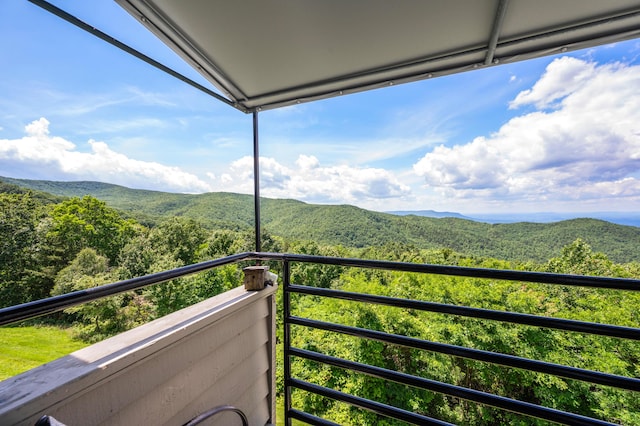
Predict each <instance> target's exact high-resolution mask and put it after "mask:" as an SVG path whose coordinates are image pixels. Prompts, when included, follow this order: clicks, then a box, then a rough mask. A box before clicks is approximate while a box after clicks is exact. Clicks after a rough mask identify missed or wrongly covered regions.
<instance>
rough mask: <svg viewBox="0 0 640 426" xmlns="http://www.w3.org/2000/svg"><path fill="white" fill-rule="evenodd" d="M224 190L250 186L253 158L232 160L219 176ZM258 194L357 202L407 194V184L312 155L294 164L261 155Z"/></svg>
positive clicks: (375, 170) (391, 176) (380, 171)
mask: <svg viewBox="0 0 640 426" xmlns="http://www.w3.org/2000/svg"><path fill="white" fill-rule="evenodd" d="M221 181H222V183H223V184H224V187H223V188H221V190H224V191H236V192H245V193H246V192H251V191H252V190H253V158H252V157H249V156H246V157H242V158H240V159H238V160H236V161H234V162H233V163H232V164H231V166H230V173H228V174H225V175H223V176H222V179H221ZM260 188H261V189H260V191H261V195H263V196H266V197H274V198H294V199H297V200H303V201H309V202H320V203H352V204H353V203H356V204H357V203H360V202H363V201H367V200H373V199H391V198H401V197H406V196H409V194H410V188H409V187H408V186H407V185H404V184H402V183H401V182H400V181H399V180H398V178H397V177H396V176H395V175H394V174H393V173H391V172H389V171H387V170H384V169H378V168H359V167H350V166H347V165H338V166H331V167H323V166H321V164H320V162H319V161H318V159H317V158H316V157H314V156H309V155H300V156H299V157H298V159H297V160H296V162H295V167H293V168H291V167H287V166H285V165H283V164H280V163H279V162H278V161H276V160H275V159H273V158H268V157H260Z"/></svg>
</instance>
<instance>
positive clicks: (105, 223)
mask: <svg viewBox="0 0 640 426" xmlns="http://www.w3.org/2000/svg"><path fill="white" fill-rule="evenodd" d="M51 218H52V220H53V223H52V226H51V228H50V230H49V235H48V236H49V238H50V241H51V243H52V244H53V245H54V246H56V247H58V248H59V249H60V250H61V256H62V259H63V260H64V261H65V263H66V262H68V261H70V260H71V259H73V258H74V257H75V256H76V255H77V254H78V253H79V252H80V250H82V249H83V248H85V247H91V248H93V249H95V250H96V251H97V252H98V253H99V254H101V255H103V256H105V257H107V258H108V259H109V261H110V262H112V263H115V262H116V260H117V258H118V254H119V252H120V250H121V249H122V247H124V245H125V244H126V243H127V241H128V240H129V239H130V238H131V237H132V236H133V235H134V234H135V227H134V224H135V222H134V221H133V220H127V219H124V218H123V217H122V216H120V214H119V213H118V212H117V211H116V210H114V209H112V208H110V207H108V206H107V205H106V203H104V202H103V201H100V200H98V199H97V198H94V197H91V196H89V195H86V196H84V197H83V198H72V199H70V200H67V201H64V202H62V203H60V204H58V205H56V206H55V207H54V208H53V210H52V212H51Z"/></svg>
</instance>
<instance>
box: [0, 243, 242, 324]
mask: <svg viewBox="0 0 640 426" xmlns="http://www.w3.org/2000/svg"><path fill="white" fill-rule="evenodd" d="M250 257H251V253H240V254H235V255H232V256H227V257H223V258H220V259H215V260H209V261H206V262H200V263H196V264H193V265H188V266H183V267H180V268H176V269H172V270H170V271H163V272H158V273H155V274H150V275H145V276H142V277H136V278H131V279H128V280H124V281H118V282H115V283H111V284H105V285H101V286H98V287H92V288H88V289H86V290H79V291H74V292H71V293H67V294H61V295H59V296H54V297H49V298H47V299H41V300H35V301H33V302H27V303H23V304H21V305H15V306H10V307H7V308H2V309H0V325H6V324H11V323H14V322H18V321H22V320H25V319H30V318H36V317H39V316H42V315H46V314H50V313H52V312H56V311H60V310H63V309H67V308H70V307H72V306H75V305H79V304H81V303H86V302H91V301H93V300H97V299H100V298H103V297H107V296H113V295H115V294H119V293H124V292H126V291H131V290H137V289H140V288H143V287H146V286H149V285H152V284H159V283H162V282H165V281H169V280H172V279H175V278H180V277H184V276H186V275H191V274H195V273H197V272H202V271H206V270H208V269H212V268H216V267H219V266H224V265H228V264H230V263H236V262H240V261H242V260H248V259H249V258H250Z"/></svg>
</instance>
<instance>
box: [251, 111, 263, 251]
mask: <svg viewBox="0 0 640 426" xmlns="http://www.w3.org/2000/svg"><path fill="white" fill-rule="evenodd" d="M253 204H254V221H255V233H256V251H257V252H258V253H259V252H261V251H262V242H261V240H260V149H259V144H258V111H253Z"/></svg>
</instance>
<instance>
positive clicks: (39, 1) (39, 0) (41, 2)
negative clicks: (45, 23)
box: [29, 0, 246, 112]
mask: <svg viewBox="0 0 640 426" xmlns="http://www.w3.org/2000/svg"><path fill="white" fill-rule="evenodd" d="M29 1H30V2H31V3H33V4H35V5H36V6H39V7H41V8H42V9H44V10H46V11H48V12H51V13H53V14H54V15H56V16H57V17H59V18H62V19H64V20H65V21H67V22H69V23H71V24H73V25H75V26H76V27H78V28H80V29H83V30H85V31H86V32H88V33H90V34H93V35H94V36H96V37H98V38H99V39H101V40H104V41H106V42H107V43H109V44H111V45H113V46H115V47H117V48H118V49H120V50H123V51H125V52H127V53H128V54H130V55H132V56H135V57H136V58H138V59H140V60H142V61H144V62H146V63H147V64H149V65H151V66H153V67H155V68H157V69H159V70H160V71H163V72H165V73H167V74H169V75H170V76H172V77H175V78H177V79H178V80H180V81H182V82H184V83H187V84H188V85H190V86H191V87H194V88H196V89H198V90H200V91H201V92H203V93H206V94H207V95H209V96H211V97H213V98H215V99H217V100H218V101H220V102H223V103H225V104H227V105H229V106H232V107H234V108H236V109H240V110H241V111H243V112H246V111H245V110H244V109H243V108H241V107H240V106H239V105H236V104H235V103H233V102H232V101H230V100H229V99H227V98H225V97H224V96H222V95H220V94H218V93H216V92H214V91H213V90H211V89H209V88H207V87H205V86H203V85H201V84H200V83H197V82H195V81H193V80H191V79H190V78H189V77H186V76H184V75H182V74H180V73H179V72H177V71H174V70H173V69H171V68H169V67H168V66H166V65H164V64H162V63H160V62H158V61H156V60H155V59H153V58H150V57H149V56H147V55H145V54H144V53H142V52H140V51H138V50H136V49H134V48H133V47H131V46H129V45H127V44H124V43H123V42H121V41H120V40H117V39H115V38H113V37H111V36H110V35H109V34H106V33H103V32H102V31H100V30H99V29H97V28H95V27H93V26H91V25H89V24H87V23H86V22H84V21H82V20H80V19H78V18H76V17H75V16H73V15H71V14H70V13H67V12H65V11H64V10H62V9H60V8H58V7H56V6H54V5H52V4H51V3H49V2H47V1H45V0H29Z"/></svg>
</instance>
